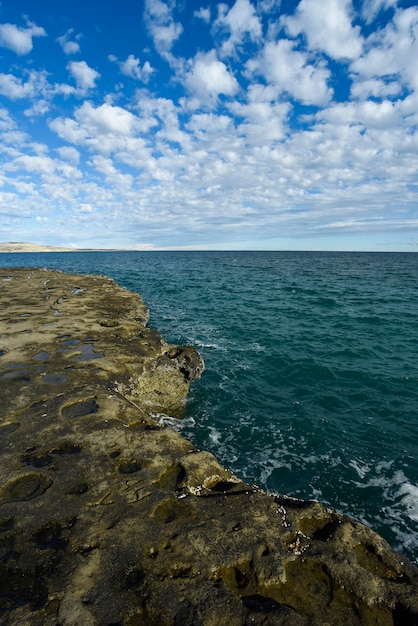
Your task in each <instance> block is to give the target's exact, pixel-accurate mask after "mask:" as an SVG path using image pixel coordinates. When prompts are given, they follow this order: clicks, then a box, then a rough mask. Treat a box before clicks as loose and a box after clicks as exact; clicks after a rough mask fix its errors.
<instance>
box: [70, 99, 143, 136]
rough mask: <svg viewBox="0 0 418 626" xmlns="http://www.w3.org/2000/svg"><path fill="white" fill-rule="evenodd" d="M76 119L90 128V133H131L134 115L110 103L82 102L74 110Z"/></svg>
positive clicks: (134, 119)
mask: <svg viewBox="0 0 418 626" xmlns="http://www.w3.org/2000/svg"><path fill="white" fill-rule="evenodd" d="M76 119H77V121H78V122H79V123H80V124H81V125H82V126H84V127H87V128H88V129H89V130H90V133H94V132H97V133H99V134H105V135H106V134H114V133H116V134H119V135H131V134H132V132H133V129H134V126H135V122H136V117H135V115H133V114H132V113H130V112H129V111H127V110H126V109H123V108H122V107H118V106H112V105H110V104H107V103H105V104H102V105H101V106H99V107H94V106H93V105H92V104H91V103H90V102H84V103H83V104H82V106H81V107H80V108H79V109H77V111H76Z"/></svg>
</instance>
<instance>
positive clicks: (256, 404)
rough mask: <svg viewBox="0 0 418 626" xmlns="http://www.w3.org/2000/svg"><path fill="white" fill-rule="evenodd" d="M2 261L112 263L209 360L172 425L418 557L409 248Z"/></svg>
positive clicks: (414, 307)
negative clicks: (404, 250) (183, 414)
mask: <svg viewBox="0 0 418 626" xmlns="http://www.w3.org/2000/svg"><path fill="white" fill-rule="evenodd" d="M0 265H1V266H3V267H5V266H10V267H12V266H25V267H29V266H32V267H33V266H39V267H48V268H57V269H60V270H63V271H68V272H81V273H96V274H97V273H99V274H106V275H108V276H111V277H112V278H115V279H116V280H117V281H118V282H119V283H120V284H121V285H123V286H124V287H126V288H128V289H130V290H133V291H137V292H139V293H140V294H141V295H142V297H143V299H144V302H145V303H146V304H147V306H148V307H149V308H150V311H151V320H150V325H151V326H154V327H156V328H157V329H158V330H159V331H160V332H161V334H162V335H163V336H164V338H165V339H166V340H167V341H169V342H173V343H182V344H189V343H190V344H193V345H195V346H196V347H197V348H198V349H199V351H200V352H201V354H202V355H203V357H204V359H205V363H206V371H205V373H204V374H203V377H202V379H201V380H200V381H199V382H197V383H194V385H193V386H192V389H191V393H190V397H189V401H188V405H187V414H186V417H185V418H184V420H183V421H181V422H177V426H176V427H177V428H178V429H180V431H181V432H182V433H183V434H184V435H185V436H186V437H188V438H189V439H191V440H192V441H193V442H194V443H195V445H197V446H198V447H200V448H204V449H207V450H210V451H211V452H213V453H214V454H215V455H216V456H217V457H218V459H219V460H220V461H221V462H222V463H223V464H224V465H226V466H227V467H229V468H231V469H232V470H233V471H234V472H235V473H236V474H238V475H239V476H240V477H242V478H243V479H245V480H246V481H248V482H250V483H254V484H256V485H258V486H260V487H262V488H265V489H267V490H269V491H271V492H275V493H280V494H287V495H290V496H294V497H298V498H305V499H317V500H320V501H321V502H323V503H325V504H327V505H329V506H331V507H333V508H335V509H336V510H337V511H339V512H342V513H346V514H348V515H350V516H353V517H355V518H356V519H359V520H361V521H362V522H364V523H366V524H368V525H369V526H371V527H372V528H374V529H375V530H376V531H377V532H379V533H380V534H381V535H383V536H384V537H385V538H386V539H387V541H389V543H390V544H391V545H392V546H393V547H394V548H395V549H397V550H399V551H401V552H403V553H404V554H406V555H407V556H408V557H409V558H410V559H411V560H412V561H415V562H416V563H417V562H418V254H416V253H399V254H397V253H340V252H338V253H330V252H321V253H316V252H97V253H96V252H84V253H78V252H74V253H37V254H0ZM162 419H165V420H166V421H169V422H170V421H171V420H170V418H169V417H163V418H162Z"/></svg>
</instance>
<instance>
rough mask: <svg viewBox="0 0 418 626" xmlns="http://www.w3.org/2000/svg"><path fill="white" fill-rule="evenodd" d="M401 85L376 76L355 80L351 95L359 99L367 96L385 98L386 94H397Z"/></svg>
mask: <svg viewBox="0 0 418 626" xmlns="http://www.w3.org/2000/svg"><path fill="white" fill-rule="evenodd" d="M401 90H402V87H401V85H400V84H399V83H398V82H395V81H391V82H386V81H384V80H381V79H377V78H370V79H366V80H356V81H355V82H353V85H352V87H351V96H352V97H353V98H358V99H360V100H367V99H368V98H370V97H371V98H385V97H386V96H397V95H399V93H400V92H401Z"/></svg>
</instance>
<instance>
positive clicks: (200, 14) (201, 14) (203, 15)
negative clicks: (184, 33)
mask: <svg viewBox="0 0 418 626" xmlns="http://www.w3.org/2000/svg"><path fill="white" fill-rule="evenodd" d="M193 15H194V16H195V17H197V18H199V19H200V20H202V21H203V22H206V24H209V22H210V18H211V13H210V7H206V8H204V7H200V9H199V10H198V11H195V12H194V14H193Z"/></svg>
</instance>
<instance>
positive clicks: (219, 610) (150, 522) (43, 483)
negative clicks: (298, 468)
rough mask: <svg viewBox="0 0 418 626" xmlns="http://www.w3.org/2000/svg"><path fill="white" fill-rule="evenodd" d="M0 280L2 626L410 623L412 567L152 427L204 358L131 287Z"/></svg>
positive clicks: (19, 275)
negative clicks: (164, 333) (176, 339)
mask: <svg viewBox="0 0 418 626" xmlns="http://www.w3.org/2000/svg"><path fill="white" fill-rule="evenodd" d="M0 287H1V288H2V294H1V313H0V355H1V359H0V394H1V399H2V402H1V409H0V411H1V414H0V437H1V445H2V454H1V455H0V623H1V624H7V625H10V626H17V625H19V626H20V625H21V624H29V625H35V624H36V625H38V624H43V625H44V624H45V625H47V626H48V625H50V626H52V625H54V626H56V625H57V624H61V625H70V624H74V625H78V624H83V625H84V624H86V625H88V624H90V625H93V626H96V625H97V626H99V625H102V624H121V625H123V624H126V625H127V626H128V625H129V626H133V625H141V624H143V625H147V626H153V625H155V626H165V625H166V626H174V625H181V626H212V625H213V626H223V625H228V626H241V625H250V624H256V625H257V624H259V625H261V624H263V625H264V626H269V625H290V626H294V625H299V624H300V625H306V626H307V625H310V626H311V625H324V624H332V625H334V624H335V625H338V624H343V625H344V626H350V625H358V626H363V625H366V626H368V625H370V626H371V625H374V626H377V625H378V626H381V625H382V626H385V625H402V626H404V625H405V626H408V625H413V624H418V571H417V569H416V568H415V567H414V566H413V565H412V564H410V563H409V562H408V561H407V560H406V559H405V558H404V557H402V556H401V555H400V554H397V553H395V552H394V551H393V550H391V548H390V547H389V545H388V544H387V543H386V542H385V541H384V540H383V539H382V538H381V537H379V536H378V535H376V534H375V533H374V532H373V531H372V530H371V529H369V528H367V527H365V526H363V525H362V524H360V523H359V522H356V521H355V520H353V519H350V518H348V517H346V516H344V515H338V514H337V513H336V512H335V511H332V510H330V509H328V508H326V507H324V506H323V505H321V504H320V503H318V502H305V501H302V500H294V499H292V498H287V497H286V496H272V495H269V494H266V493H263V492H262V491H261V490H259V489H257V488H256V487H254V486H252V485H246V484H244V483H243V482H242V481H241V480H240V479H239V478H238V477H236V476H235V475H234V474H233V473H232V472H230V471H229V470H228V469H226V468H223V467H222V466H221V465H220V464H219V463H218V461H217V460H216V458H215V457H214V456H213V455H212V454H210V453H208V452H204V451H199V450H197V449H196V448H195V447H194V446H193V445H192V444H191V443H190V442H189V441H187V440H185V439H184V438H183V437H181V435H180V434H179V433H177V432H176V431H174V430H172V429H171V428H169V427H166V426H161V425H159V423H157V422H156V421H155V420H154V418H153V415H154V414H155V413H166V414H168V415H170V416H179V415H181V413H182V411H183V410H184V403H185V399H186V395H187V391H188V388H189V385H190V383H191V382H192V381H194V380H197V379H198V378H199V377H200V375H201V373H202V371H203V367H204V366H203V361H202V359H201V357H200V355H199V354H198V353H197V352H196V351H195V350H194V348H192V347H190V346H186V347H183V346H172V345H169V344H167V343H166V342H165V341H164V339H163V338H162V337H161V336H160V335H159V334H158V332H157V331H155V330H153V329H149V328H147V326H146V323H147V320H148V311H147V309H146V307H145V306H144V305H143V303H142V301H141V298H140V297H139V296H138V295H136V294H131V293H129V292H127V291H125V290H123V289H121V288H120V287H118V286H117V285H116V283H114V282H113V281H111V280H109V279H107V278H105V277H99V276H68V275H65V274H61V273H58V272H50V271H43V270H33V269H8V270H0ZM8 374H12V376H9V375H8Z"/></svg>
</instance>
